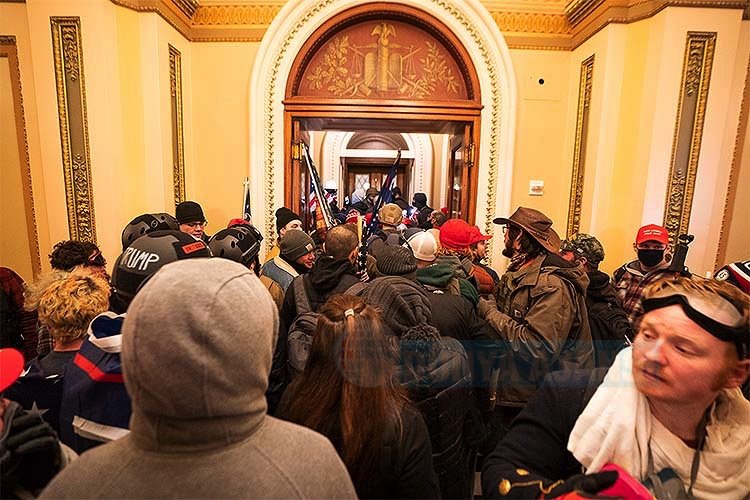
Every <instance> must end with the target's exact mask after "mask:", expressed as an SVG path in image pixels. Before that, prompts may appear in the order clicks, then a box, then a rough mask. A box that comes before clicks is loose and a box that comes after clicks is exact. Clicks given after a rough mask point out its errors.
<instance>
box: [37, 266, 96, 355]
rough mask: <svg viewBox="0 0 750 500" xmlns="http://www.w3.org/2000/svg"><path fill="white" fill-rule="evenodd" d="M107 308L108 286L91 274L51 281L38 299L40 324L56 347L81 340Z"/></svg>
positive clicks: (75, 275)
mask: <svg viewBox="0 0 750 500" xmlns="http://www.w3.org/2000/svg"><path fill="white" fill-rule="evenodd" d="M108 307H109V284H108V283H107V282H106V281H105V280H104V279H102V278H100V277H99V276H96V275H92V274H83V273H72V274H70V275H69V276H67V277H64V278H62V279H58V280H55V281H53V282H52V283H51V284H49V286H47V287H46V288H45V289H44V291H43V292H42V294H41V296H40V297H39V306H38V309H37V311H38V313H39V321H40V322H41V323H42V324H43V325H44V326H46V327H47V329H48V330H49V332H50V335H52V338H53V339H54V340H55V342H56V343H57V344H63V345H64V344H69V343H71V342H75V341H76V340H79V339H81V338H82V337H83V336H84V335H85V334H86V331H87V330H88V326H89V323H90V322H91V320H92V319H94V318H95V317H96V316H97V315H98V314H100V313H102V312H104V311H106V310H107V308H108Z"/></svg>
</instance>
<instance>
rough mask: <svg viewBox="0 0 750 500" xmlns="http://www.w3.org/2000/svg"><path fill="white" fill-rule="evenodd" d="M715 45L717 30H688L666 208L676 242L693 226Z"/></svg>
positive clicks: (665, 212)
mask: <svg viewBox="0 0 750 500" xmlns="http://www.w3.org/2000/svg"><path fill="white" fill-rule="evenodd" d="M715 47H716V32H713V31H710V32H703V31H688V33H687V37H686V43H685V57H684V62H683V67H682V81H681V84H680V97H679V100H678V108H677V120H676V124H675V132H674V139H673V141H672V158H671V161H670V168H669V178H668V181H667V199H666V202H665V207H664V227H665V228H667V231H668V232H669V237H670V240H671V241H672V242H673V243H674V242H676V239H677V236H678V235H679V234H682V233H687V231H688V228H689V225H690V213H691V210H692V205H693V194H694V192H695V179H696V176H697V173H698V160H699V158H700V149H701V141H702V139H703V123H704V120H705V116H706V102H707V101H708V89H709V85H710V83H711V69H712V66H713V59H714V51H715Z"/></svg>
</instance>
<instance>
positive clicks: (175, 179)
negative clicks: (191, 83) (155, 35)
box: [169, 45, 185, 206]
mask: <svg viewBox="0 0 750 500" xmlns="http://www.w3.org/2000/svg"><path fill="white" fill-rule="evenodd" d="M169 101H170V104H171V107H172V186H173V191H174V204H175V206H176V205H177V204H178V203H181V202H183V201H185V134H184V133H183V121H182V54H181V53H180V51H179V50H177V49H176V48H174V47H172V46H171V45H169Z"/></svg>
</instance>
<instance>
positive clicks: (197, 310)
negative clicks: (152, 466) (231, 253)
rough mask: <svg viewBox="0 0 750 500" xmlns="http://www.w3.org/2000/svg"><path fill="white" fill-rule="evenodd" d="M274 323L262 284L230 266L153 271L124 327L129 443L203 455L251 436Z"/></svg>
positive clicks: (187, 264)
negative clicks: (129, 397)
mask: <svg viewBox="0 0 750 500" xmlns="http://www.w3.org/2000/svg"><path fill="white" fill-rule="evenodd" d="M278 322H279V320H278V313H277V311H276V305H275V304H274V302H273V299H271V296H270V295H269V293H268V291H267V290H266V288H265V287H264V286H263V284H262V283H261V282H260V280H259V279H258V278H257V277H256V276H255V274H254V273H253V272H251V271H249V270H248V269H247V268H245V267H244V266H242V265H240V264H238V263H236V262H232V261H230V260H227V259H220V258H213V259H187V260H181V261H177V262H174V263H171V264H168V265H166V266H164V267H163V268H162V269H160V270H159V271H158V272H157V273H156V274H155V275H154V276H153V278H151V280H149V282H148V283H147V284H146V285H145V286H144V287H143V289H142V290H141V291H139V292H138V294H137V295H136V297H135V299H134V300H133V302H132V303H131V305H130V308H129V309H128V314H127V317H126V319H125V321H124V324H123V334H122V360H123V372H124V375H125V384H126V386H127V390H128V393H129V394H130V396H131V399H132V403H133V414H132V417H131V420H130V429H131V437H132V439H134V442H135V444H136V445H137V446H139V447H140V448H143V449H145V450H150V451H159V452H184V451H202V450H210V449H214V448H217V447H223V446H227V445H230V444H233V443H236V442H238V441H241V440H243V439H246V438H247V437H248V436H250V435H251V434H253V433H254V432H255V430H256V429H257V428H258V427H259V426H260V424H261V423H262V422H263V419H264V418H265V416H266V399H265V392H266V387H267V386H268V374H269V372H270V370H271V361H272V357H273V349H274V343H275V336H276V332H277V330H278V324H279V323H278Z"/></svg>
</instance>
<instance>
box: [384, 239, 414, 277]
mask: <svg viewBox="0 0 750 500" xmlns="http://www.w3.org/2000/svg"><path fill="white" fill-rule="evenodd" d="M376 269H377V270H378V276H403V277H404V278H408V279H411V280H412V281H416V279H417V259H415V258H414V254H413V253H411V252H410V251H409V249H408V248H404V247H400V246H396V245H385V246H384V247H383V248H382V249H381V250H380V252H379V253H378V261H377V264H376Z"/></svg>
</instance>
